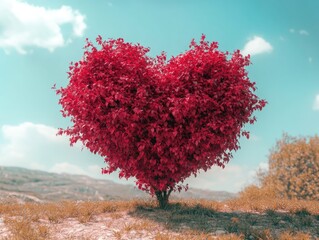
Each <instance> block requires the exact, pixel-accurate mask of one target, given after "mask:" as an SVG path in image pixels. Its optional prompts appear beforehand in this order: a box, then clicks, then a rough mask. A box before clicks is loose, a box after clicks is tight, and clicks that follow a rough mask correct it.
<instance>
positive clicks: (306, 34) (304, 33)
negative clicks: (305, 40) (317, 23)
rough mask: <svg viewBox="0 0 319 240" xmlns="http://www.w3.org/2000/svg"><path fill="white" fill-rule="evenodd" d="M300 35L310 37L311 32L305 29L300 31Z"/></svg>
mask: <svg viewBox="0 0 319 240" xmlns="http://www.w3.org/2000/svg"><path fill="white" fill-rule="evenodd" d="M299 34H300V35H305V36H308V35H309V32H307V31H306V30H304V29H301V30H299Z"/></svg>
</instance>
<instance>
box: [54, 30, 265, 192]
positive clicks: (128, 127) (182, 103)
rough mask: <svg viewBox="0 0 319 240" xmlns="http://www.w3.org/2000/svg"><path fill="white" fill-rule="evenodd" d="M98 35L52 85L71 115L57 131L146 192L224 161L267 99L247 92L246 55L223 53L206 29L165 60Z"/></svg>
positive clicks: (251, 85)
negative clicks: (59, 84) (62, 81)
mask: <svg viewBox="0 0 319 240" xmlns="http://www.w3.org/2000/svg"><path fill="white" fill-rule="evenodd" d="M96 41H97V43H98V45H99V46H100V48H99V49H98V48H96V47H95V46H94V45H93V44H92V43H91V42H89V41H88V40H87V44H86V46H85V52H84V57H83V59H82V60H81V61H79V62H76V63H74V64H73V63H71V66H70V71H69V79H70V82H69V85H68V86H67V87H65V88H61V89H58V90H57V94H59V95H61V98H60V100H59V104H61V105H62V109H63V110H62V114H63V116H64V117H71V121H72V122H73V126H72V127H70V128H67V129H60V132H59V133H60V134H66V135H68V136H70V143H71V145H72V144H74V143H75V142H77V141H78V140H80V141H81V142H82V143H83V144H84V145H85V146H86V147H87V148H88V149H89V150H90V151H91V152H93V153H97V154H99V155H101V156H102V157H104V158H105V162H106V163H107V164H108V167H106V168H104V169H102V172H103V173H111V172H113V171H115V170H117V169H120V174H119V176H120V177H125V178H129V177H135V178H136V179H137V181H136V184H137V186H138V187H139V188H140V189H142V190H146V191H149V192H150V193H151V194H154V192H155V191H166V190H170V189H173V190H180V189H181V187H182V185H180V184H181V183H182V182H183V181H184V180H185V179H186V178H187V177H189V176H190V175H191V174H195V175H196V173H197V172H198V171H199V170H200V169H204V170H205V171H206V170H207V169H209V168H211V167H212V166H213V165H218V166H220V167H224V166H225V164H226V163H227V162H228V161H229V160H230V158H231V157H232V154H231V151H233V150H234V151H236V150H237V149H238V148H239V145H238V139H239V137H240V136H241V135H244V136H246V137H249V133H248V132H246V131H243V130H242V127H243V126H244V124H246V123H249V124H253V123H254V121H255V120H256V119H255V117H252V113H253V112H254V111H255V110H261V109H262V108H263V107H264V106H265V104H266V102H265V101H264V100H260V99H259V98H258V97H257V96H256V95H254V94H253V91H255V83H253V82H250V81H249V78H248V76H247V72H246V70H245V67H246V66H248V65H249V64H250V61H249V56H248V57H243V56H242V55H241V54H240V52H239V51H235V52H234V53H233V54H232V55H231V56H229V54H228V53H223V52H221V51H219V50H218V49H217V48H218V44H217V43H216V42H213V43H209V42H207V41H205V36H204V35H203V36H202V38H201V40H200V43H199V44H197V43H196V42H195V41H194V40H193V41H192V42H191V44H190V49H189V50H188V51H186V52H185V53H183V54H180V55H178V56H176V57H172V58H171V59H170V60H169V61H166V55H165V54H164V53H163V54H162V55H160V56H157V57H156V58H151V57H149V56H146V53H147V52H148V51H149V49H148V48H145V47H143V46H141V45H139V44H135V45H134V44H131V43H126V42H124V40H123V39H117V40H108V41H103V40H102V38H101V37H100V36H99V37H98V38H97V39H96Z"/></svg>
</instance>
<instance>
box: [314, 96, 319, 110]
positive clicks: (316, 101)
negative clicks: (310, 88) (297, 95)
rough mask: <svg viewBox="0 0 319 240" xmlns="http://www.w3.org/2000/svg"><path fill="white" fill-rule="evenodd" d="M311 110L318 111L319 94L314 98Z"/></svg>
mask: <svg viewBox="0 0 319 240" xmlns="http://www.w3.org/2000/svg"><path fill="white" fill-rule="evenodd" d="M313 110H315V111H319V94H317V96H316V97H315V101H314V103H313Z"/></svg>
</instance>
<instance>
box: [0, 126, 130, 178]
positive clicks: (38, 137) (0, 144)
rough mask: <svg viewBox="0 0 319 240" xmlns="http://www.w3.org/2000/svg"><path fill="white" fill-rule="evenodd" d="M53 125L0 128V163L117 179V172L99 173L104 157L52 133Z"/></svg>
mask: <svg viewBox="0 0 319 240" xmlns="http://www.w3.org/2000/svg"><path fill="white" fill-rule="evenodd" d="M57 131H58V130H57V129H56V128H54V127H51V126H47V125H43V124H34V123H31V122H25V123H22V124H19V125H3V126H2V127H1V128H0V156H1V157H0V166H17V167H24V168H29V169H37V170H43V171H51V172H57V173H62V172H65V173H69V174H84V175H88V176H91V177H94V178H102V179H109V180H113V181H115V182H120V183H125V184H127V183H133V180H131V181H129V182H127V181H126V180H124V179H122V180H120V179H119V178H118V173H113V174H111V175H102V174H101V168H102V167H105V163H104V160H103V159H102V158H101V157H100V156H97V155H94V154H92V153H90V152H89V151H88V150H86V149H83V150H82V145H81V144H80V143H77V144H76V145H74V147H70V144H69V140H68V138H67V137H66V136H56V133H57Z"/></svg>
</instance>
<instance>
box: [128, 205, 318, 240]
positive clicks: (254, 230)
mask: <svg viewBox="0 0 319 240" xmlns="http://www.w3.org/2000/svg"><path fill="white" fill-rule="evenodd" d="M129 214H130V215H131V216H133V217H137V218H141V219H149V220H151V221H154V222H157V223H160V224H161V225H162V226H164V227H165V228H166V229H168V230H171V231H174V232H183V231H185V230H195V231H199V232H203V233H206V234H207V233H208V234H212V235H217V234H227V233H235V234H238V235H240V234H241V235H243V236H244V237H245V239H269V237H271V238H274V239H277V238H278V234H280V233H282V232H285V231H289V232H291V233H292V234H294V233H296V232H298V231H299V232H300V231H302V232H305V233H308V234H310V235H311V236H313V237H319V216H314V215H311V214H307V213H305V214H303V215H300V214H291V213H283V212H276V211H273V210H267V211H266V212H265V213H252V212H240V211H233V212H222V211H217V210H214V209H209V208H206V207H203V206H202V205H200V204H197V205H195V206H187V205H186V204H181V203H174V204H170V205H169V207H168V208H166V209H160V208H157V207H149V206H145V205H138V206H137V207H136V208H135V210H133V211H131V212H130V213H129Z"/></svg>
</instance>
